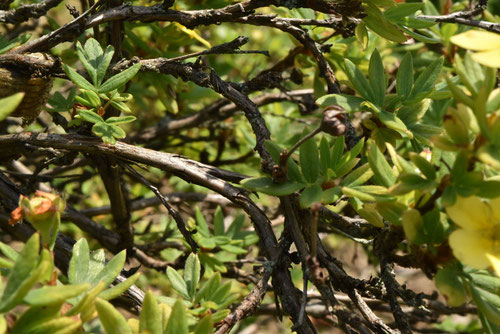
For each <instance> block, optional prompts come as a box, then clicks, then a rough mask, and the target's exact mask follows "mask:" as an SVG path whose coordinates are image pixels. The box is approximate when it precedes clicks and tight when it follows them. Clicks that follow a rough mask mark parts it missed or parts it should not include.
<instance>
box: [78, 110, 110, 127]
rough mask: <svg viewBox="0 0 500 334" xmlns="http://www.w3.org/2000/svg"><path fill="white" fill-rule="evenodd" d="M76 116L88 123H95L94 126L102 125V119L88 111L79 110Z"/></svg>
mask: <svg viewBox="0 0 500 334" xmlns="http://www.w3.org/2000/svg"><path fill="white" fill-rule="evenodd" d="M78 115H80V117H81V118H82V119H83V120H85V121H87V122H90V123H95V124H99V123H104V119H103V118H102V117H101V116H99V115H98V114H97V113H95V112H93V111H90V110H85V109H79V110H78Z"/></svg>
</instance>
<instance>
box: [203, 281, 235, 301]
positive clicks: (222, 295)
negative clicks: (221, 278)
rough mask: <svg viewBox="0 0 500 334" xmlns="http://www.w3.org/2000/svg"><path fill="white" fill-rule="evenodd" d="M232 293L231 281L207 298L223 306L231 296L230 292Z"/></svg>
mask: <svg viewBox="0 0 500 334" xmlns="http://www.w3.org/2000/svg"><path fill="white" fill-rule="evenodd" d="M230 291H231V281H229V282H226V283H224V284H222V285H221V286H219V287H217V290H215V291H214V292H213V293H212V294H209V295H207V296H206V298H207V300H211V301H213V302H215V303H216V304H222V303H223V302H224V301H225V300H226V299H227V297H228V296H229V292H230Z"/></svg>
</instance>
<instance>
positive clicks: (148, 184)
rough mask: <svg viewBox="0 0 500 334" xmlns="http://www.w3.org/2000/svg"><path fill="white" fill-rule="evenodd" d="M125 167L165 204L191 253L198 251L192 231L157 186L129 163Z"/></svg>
mask: <svg viewBox="0 0 500 334" xmlns="http://www.w3.org/2000/svg"><path fill="white" fill-rule="evenodd" d="M125 167H126V168H127V169H128V170H129V172H130V173H131V174H132V175H133V176H134V177H135V178H137V179H138V180H139V181H140V182H141V183H142V184H144V185H145V186H146V187H148V188H149V190H151V191H152V192H153V193H154V194H155V195H156V197H158V198H159V199H160V201H161V203H162V204H163V206H165V207H166V208H167V210H168V213H169V214H170V215H171V216H172V218H174V220H175V222H176V223H177V228H178V229H179V231H180V232H181V234H182V236H183V237H184V239H186V241H187V243H188V244H189V246H190V247H191V251H192V252H193V253H196V252H197V251H198V244H197V243H196V241H194V239H193V237H192V234H193V232H191V231H188V230H187V228H186V223H185V222H184V220H183V219H182V217H181V215H180V214H179V212H177V210H175V209H174V208H173V207H172V206H171V205H170V204H169V203H168V201H167V199H166V198H165V196H163V194H162V193H161V192H160V190H158V188H156V187H155V186H153V185H152V184H151V182H149V181H148V180H147V179H146V178H145V177H143V176H142V175H141V174H139V173H138V172H137V171H136V170H135V169H133V168H132V167H131V166H130V165H125Z"/></svg>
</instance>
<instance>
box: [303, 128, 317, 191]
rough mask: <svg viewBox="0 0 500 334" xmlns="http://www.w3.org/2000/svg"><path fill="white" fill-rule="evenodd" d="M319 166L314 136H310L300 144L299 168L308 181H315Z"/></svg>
mask: <svg viewBox="0 0 500 334" xmlns="http://www.w3.org/2000/svg"><path fill="white" fill-rule="evenodd" d="M320 166H321V165H320V160H319V151H318V145H316V141H315V140H314V138H310V139H308V140H306V141H305V142H304V143H303V144H302V145H300V168H301V169H302V175H304V178H305V180H306V181H307V182H308V183H314V182H316V180H317V179H318V177H319V171H320Z"/></svg>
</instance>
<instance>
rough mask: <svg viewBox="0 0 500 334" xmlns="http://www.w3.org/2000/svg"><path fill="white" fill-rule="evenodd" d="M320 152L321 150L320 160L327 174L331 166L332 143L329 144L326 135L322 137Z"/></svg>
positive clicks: (322, 169) (322, 168)
mask: <svg viewBox="0 0 500 334" xmlns="http://www.w3.org/2000/svg"><path fill="white" fill-rule="evenodd" d="M319 152H320V160H321V171H322V173H323V175H326V172H327V170H328V168H330V166H331V159H332V156H331V153H330V144H328V140H326V137H323V138H321V142H320V143H319Z"/></svg>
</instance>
